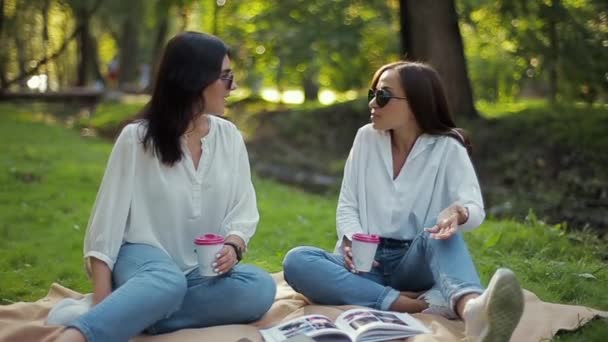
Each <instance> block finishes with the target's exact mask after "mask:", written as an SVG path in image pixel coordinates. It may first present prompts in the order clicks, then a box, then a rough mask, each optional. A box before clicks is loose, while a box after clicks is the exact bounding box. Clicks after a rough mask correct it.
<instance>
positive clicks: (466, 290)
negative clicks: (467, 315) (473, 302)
mask: <svg viewBox="0 0 608 342" xmlns="http://www.w3.org/2000/svg"><path fill="white" fill-rule="evenodd" d="M483 291H484V290H483V288H481V287H478V286H467V287H462V288H460V289H458V290H456V291H454V292H453V293H452V295H451V296H450V309H452V310H454V313H456V315H458V312H457V311H456V303H458V301H459V300H460V298H462V297H463V296H466V295H468V294H473V293H477V294H480V295H481V294H482V293H483Z"/></svg>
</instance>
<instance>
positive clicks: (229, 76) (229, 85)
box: [220, 73, 234, 90]
mask: <svg viewBox="0 0 608 342" xmlns="http://www.w3.org/2000/svg"><path fill="white" fill-rule="evenodd" d="M220 80H222V81H227V82H226V89H227V90H230V89H232V83H233V82H234V74H233V73H229V74H227V75H224V76H220Z"/></svg>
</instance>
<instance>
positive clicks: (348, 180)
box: [336, 129, 363, 241]
mask: <svg viewBox="0 0 608 342" xmlns="http://www.w3.org/2000/svg"><path fill="white" fill-rule="evenodd" d="M361 139H362V131H361V129H360V130H359V131H358V132H357V135H356V136H355V140H354V142H353V146H352V148H351V150H350V153H349V154H348V158H347V159H346V164H345V166H344V177H343V178H342V187H341V188H340V196H339V198H338V208H337V210H336V226H337V233H338V241H342V239H343V238H344V236H346V237H347V238H348V239H349V240H350V239H352V235H353V234H354V233H360V232H362V231H363V230H362V227H361V220H360V218H359V200H358V198H357V191H358V185H359V184H358V183H359V182H358V174H359V172H360V170H359V169H360V168H361V162H362V160H361V159H362V156H361V154H362V151H361V143H360V141H361Z"/></svg>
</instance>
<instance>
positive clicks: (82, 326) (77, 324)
mask: <svg viewBox="0 0 608 342" xmlns="http://www.w3.org/2000/svg"><path fill="white" fill-rule="evenodd" d="M68 328H72V329H77V330H78V331H80V333H82V334H83V335H84V337H85V338H86V340H87V342H95V337H94V336H93V333H92V332H91V329H90V328H89V327H88V326H87V324H86V323H84V322H82V321H80V320H76V321H74V322H72V323H70V324H69V325H68V326H67V327H66V329H68Z"/></svg>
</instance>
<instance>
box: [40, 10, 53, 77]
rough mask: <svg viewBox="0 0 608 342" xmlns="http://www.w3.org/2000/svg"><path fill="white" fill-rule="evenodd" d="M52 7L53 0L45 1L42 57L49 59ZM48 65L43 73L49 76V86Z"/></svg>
mask: <svg viewBox="0 0 608 342" xmlns="http://www.w3.org/2000/svg"><path fill="white" fill-rule="evenodd" d="M50 6H51V0H44V3H43V5H42V57H43V58H47V57H48V52H49V7H50ZM50 69H51V68H49V66H48V64H47V65H45V67H44V71H42V73H44V74H46V76H47V84H48V83H50V80H51V75H50V72H49V71H50Z"/></svg>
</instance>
